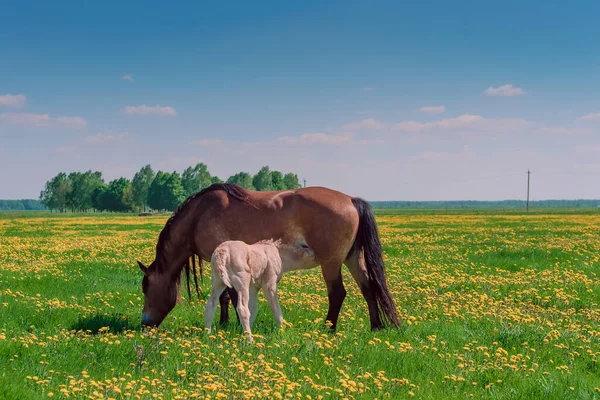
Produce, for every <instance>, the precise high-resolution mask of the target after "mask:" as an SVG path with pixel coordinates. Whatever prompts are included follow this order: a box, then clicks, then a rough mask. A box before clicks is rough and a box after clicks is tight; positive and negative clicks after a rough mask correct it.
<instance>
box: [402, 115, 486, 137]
mask: <svg viewBox="0 0 600 400" xmlns="http://www.w3.org/2000/svg"><path fill="white" fill-rule="evenodd" d="M483 120H484V118H483V117H482V116H481V115H473V114H463V115H461V116H458V117H456V118H447V119H441V120H439V121H434V122H417V121H404V122H400V123H398V124H396V125H394V126H392V130H395V131H399V132H410V133H416V132H422V131H425V130H429V129H435V128H440V129H451V128H461V127H464V126H467V125H472V124H475V123H478V122H481V121H483Z"/></svg>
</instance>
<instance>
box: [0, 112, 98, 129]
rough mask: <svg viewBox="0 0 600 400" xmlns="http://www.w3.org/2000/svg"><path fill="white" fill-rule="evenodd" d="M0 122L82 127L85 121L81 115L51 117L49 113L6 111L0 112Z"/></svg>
mask: <svg viewBox="0 0 600 400" xmlns="http://www.w3.org/2000/svg"><path fill="white" fill-rule="evenodd" d="M0 122H7V123H9V124H13V125H22V126H33V127H60V128H84V127H85V126H86V125H87V121H86V120H85V119H83V118H82V117H52V116H50V115H49V114H27V113H6V114H0Z"/></svg>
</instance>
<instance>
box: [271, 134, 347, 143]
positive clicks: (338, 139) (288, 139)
mask: <svg viewBox="0 0 600 400" xmlns="http://www.w3.org/2000/svg"><path fill="white" fill-rule="evenodd" d="M279 141H280V142H283V143H287V144H304V145H308V144H347V143H352V141H353V140H352V136H350V135H328V134H326V133H305V134H303V135H300V136H282V137H280V138H279Z"/></svg>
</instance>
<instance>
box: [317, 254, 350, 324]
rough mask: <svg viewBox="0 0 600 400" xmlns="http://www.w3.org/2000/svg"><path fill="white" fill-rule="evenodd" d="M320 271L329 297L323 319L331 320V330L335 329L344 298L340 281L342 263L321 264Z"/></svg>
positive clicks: (343, 289) (344, 292)
mask: <svg viewBox="0 0 600 400" xmlns="http://www.w3.org/2000/svg"><path fill="white" fill-rule="evenodd" d="M321 272H322V274H323V279H324V280H325V284H326V285H327V297H328V298H329V310H328V311H327V317H326V318H325V320H326V321H329V322H331V330H335V329H336V327H337V320H338V317H339V315H340V310H341V309H342V303H343V302H344V299H345V298H346V289H345V288H344V283H343V282H342V263H341V262H340V263H328V264H323V265H321Z"/></svg>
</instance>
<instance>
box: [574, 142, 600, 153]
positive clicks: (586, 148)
mask: <svg viewBox="0 0 600 400" xmlns="http://www.w3.org/2000/svg"><path fill="white" fill-rule="evenodd" d="M574 149H575V151H576V152H578V153H600V143H598V144H586V145H582V146H575V147H574Z"/></svg>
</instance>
